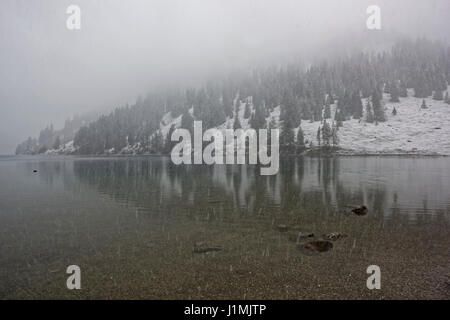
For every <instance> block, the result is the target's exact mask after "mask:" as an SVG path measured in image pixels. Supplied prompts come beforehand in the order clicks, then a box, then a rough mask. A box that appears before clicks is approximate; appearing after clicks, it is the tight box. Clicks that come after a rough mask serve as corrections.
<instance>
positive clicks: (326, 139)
mask: <svg viewBox="0 0 450 320" xmlns="http://www.w3.org/2000/svg"><path fill="white" fill-rule="evenodd" d="M330 139H331V128H330V125H329V124H328V122H327V121H326V120H323V125H322V142H323V144H324V146H329V145H330Z"/></svg>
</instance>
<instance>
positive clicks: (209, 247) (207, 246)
mask: <svg viewBox="0 0 450 320" xmlns="http://www.w3.org/2000/svg"><path fill="white" fill-rule="evenodd" d="M221 250H223V248H222V246H218V245H215V244H211V243H208V242H204V241H201V242H196V243H194V253H206V252H211V251H221Z"/></svg>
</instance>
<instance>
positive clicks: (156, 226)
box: [0, 156, 450, 299]
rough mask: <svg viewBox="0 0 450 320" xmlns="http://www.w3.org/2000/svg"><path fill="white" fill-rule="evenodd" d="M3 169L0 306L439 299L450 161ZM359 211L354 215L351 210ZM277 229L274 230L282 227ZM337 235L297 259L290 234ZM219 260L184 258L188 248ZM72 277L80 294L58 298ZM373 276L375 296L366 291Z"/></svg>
mask: <svg viewBox="0 0 450 320" xmlns="http://www.w3.org/2000/svg"><path fill="white" fill-rule="evenodd" d="M259 169H260V168H259V167H257V166H252V165H216V166H207V165H190V166H175V165H173V164H172V163H171V161H170V158H165V157H105V158H95V157H85V158H82V157H62V156H61V157H59V156H55V157H38V156H36V157H34V156H28V157H27V156H21V157H15V156H10V157H0V250H1V251H0V265H1V266H2V267H1V270H0V298H4V299H5V298H6V299H8V298H19V299H32V298H41V299H42V298H44V299H46V298H63V299H72V298H76V299H77V298H78V299H85V298H90V299H99V298H100V299H104V298H106V299H118V298H120V299H126V298H133V299H140V298H143V299H266V298H267V299H301V298H309V299H321V298H328V299H348V298H356V299H393V298H395V299H402V298H438V299H448V298H449V297H450V282H449V279H450V273H449V270H450V268H449V267H450V248H449V244H450V241H449V230H450V229H449V218H450V159H449V158H447V157H393V156H392V157H391V156H385V157H328V158H314V157H304V158H292V159H284V160H282V161H281V162H280V171H279V173H278V174H277V175H274V176H261V175H260V170H259ZM362 204H364V205H366V206H367V207H368V214H367V215H365V216H357V215H355V214H353V213H352V212H351V209H352V207H354V206H358V205H362ZM280 226H283V227H282V228H281V227H280ZM299 232H301V233H302V234H309V233H314V235H315V238H320V237H321V236H322V235H323V234H326V233H330V232H339V233H341V234H343V235H345V237H343V238H342V239H338V240H336V241H333V248H332V249H331V250H330V251H328V252H323V253H319V254H305V252H304V251H302V250H300V247H301V245H302V244H301V243H299V239H298V237H297V234H298V233H299ZM198 242H204V243H209V244H214V246H217V247H220V249H221V250H217V251H211V252H208V253H196V252H194V250H193V248H194V244H195V243H198ZM69 265H78V266H80V268H81V274H82V278H81V279H82V280H81V283H82V289H81V290H68V289H67V287H66V279H67V277H68V276H69V275H68V274H66V268H67V266H69ZM369 265H378V266H379V267H380V269H381V274H382V289H381V290H369V289H367V287H366V280H367V277H368V276H369V275H368V274H367V272H366V269H367V267H368V266H369Z"/></svg>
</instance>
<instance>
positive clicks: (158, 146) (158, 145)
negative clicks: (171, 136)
mask: <svg viewBox="0 0 450 320" xmlns="http://www.w3.org/2000/svg"><path fill="white" fill-rule="evenodd" d="M163 144H164V142H163V136H162V133H161V130H158V131H156V132H155V134H154V135H153V137H152V140H151V143H150V151H151V152H152V153H161V151H162V149H163Z"/></svg>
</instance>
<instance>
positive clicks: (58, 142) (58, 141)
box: [53, 136, 61, 149]
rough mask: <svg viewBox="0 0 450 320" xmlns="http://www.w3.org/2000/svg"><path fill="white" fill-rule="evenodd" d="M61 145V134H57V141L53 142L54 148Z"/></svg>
mask: <svg viewBox="0 0 450 320" xmlns="http://www.w3.org/2000/svg"><path fill="white" fill-rule="evenodd" d="M60 145H61V140H60V139H59V136H56V139H55V142H54V143H53V149H59V147H60Z"/></svg>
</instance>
